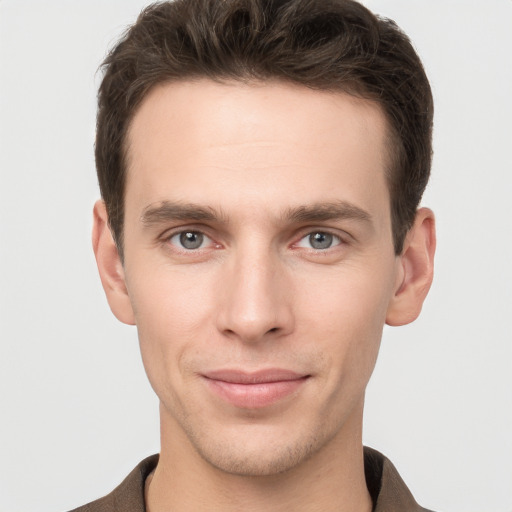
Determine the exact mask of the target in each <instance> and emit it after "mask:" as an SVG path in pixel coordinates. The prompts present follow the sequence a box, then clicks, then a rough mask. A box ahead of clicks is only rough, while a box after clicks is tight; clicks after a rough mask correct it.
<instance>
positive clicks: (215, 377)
mask: <svg viewBox="0 0 512 512" xmlns="http://www.w3.org/2000/svg"><path fill="white" fill-rule="evenodd" d="M203 377H204V378H205V380H206V384H207V385H208V387H209V389H210V391H212V392H213V393H214V394H215V395H216V396H218V397H219V398H221V399H222V400H224V401H226V402H228V403H230V404H231V405H233V406H235V407H239V408H243V409H259V408H262V407H267V406H269V405H272V404H274V403H276V402H279V401H281V400H283V399H284V398H286V397H288V396H290V395H293V394H295V393H296V392H298V391H299V389H300V388H301V387H302V386H303V385H304V383H305V382H306V381H307V380H308V379H309V377H310V375H303V374H298V373H296V372H293V371H291V370H284V369H279V368H271V369H267V370H260V371H257V372H245V371H240V370H231V369H228V370H216V371H212V372H207V373H206V374H204V375H203Z"/></svg>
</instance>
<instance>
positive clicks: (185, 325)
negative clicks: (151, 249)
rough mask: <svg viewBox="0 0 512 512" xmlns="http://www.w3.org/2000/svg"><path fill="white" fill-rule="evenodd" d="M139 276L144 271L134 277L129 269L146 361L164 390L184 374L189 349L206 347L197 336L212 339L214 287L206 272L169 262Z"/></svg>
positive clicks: (159, 389)
mask: <svg viewBox="0 0 512 512" xmlns="http://www.w3.org/2000/svg"><path fill="white" fill-rule="evenodd" d="M133 274H135V273H133ZM133 274H132V275H133ZM135 275H137V276H144V278H143V279H142V278H140V277H138V278H137V279H136V280H131V279H130V277H129V276H130V273H129V272H128V273H127V284H128V290H129V293H130V299H131V301H132V306H133V310H134V313H135V320H136V324H137V331H138V336H139V342H140V349H141V354H142V360H143V363H144V367H145V369H146V373H147V375H148V378H149V380H150V382H151V384H152V386H153V388H154V389H155V391H156V392H157V394H159V395H160V393H161V392H162V390H163V388H164V387H168V386H167V384H166V382H167V381H172V382H177V381H178V380H179V379H181V374H180V369H181V367H182V365H181V364H180V362H181V360H182V359H183V356H184V354H185V353H187V354H190V352H191V351H194V350H200V347H197V346H195V344H196V343H197V341H198V340H205V339H208V338H209V336H208V329H209V327H208V326H209V325H211V323H210V322H209V319H210V318H211V315H212V311H211V308H210V306H209V304H210V301H209V300H208V298H207V290H208V288H209V287H208V285H207V283H205V281H204V276H198V275H196V276H194V275H191V274H190V273H187V274H185V273H184V272H181V271H179V270H176V269H172V270H171V268H170V267H168V266H165V265H164V266H162V267H158V266H153V267H152V268H146V269H145V271H143V272H141V271H138V272H137V273H136V274H135ZM194 340H195V343H194Z"/></svg>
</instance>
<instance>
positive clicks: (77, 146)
mask: <svg viewBox="0 0 512 512" xmlns="http://www.w3.org/2000/svg"><path fill="white" fill-rule="evenodd" d="M366 3H367V5H368V6H369V7H371V8H373V9H374V10H375V11H377V12H379V13H383V14H385V15H387V16H389V17H391V18H394V19H395V20H396V21H397V22H398V23H399V25H401V26H402V27H403V28H404V29H405V30H406V32H407V33H409V35H410V36H411V38H412V39H413V41H414V43H415V46H416V48H417V49H418V51H419V53H420V55H421V56H422V58H423V59H424V62H425V66H426V68H427V72H428V73H429V76H430V78H431V82H432V86H433V89H434V95H435V99H436V109H437V110H436V128H435V160H434V168H433V176H432V181H431V184H430V188H429V191H428V193H427V194H426V196H425V199H424V204H425V205H428V206H431V207H432V208H433V209H434V210H435V212H436V214H437V220H438V256H437V267H436V270H437V271H436V278H435V284H434V286H433V288H432V291H431V294H430V296H429V298H428V299H427V302H426V305H425V308H424V311H423V314H422V316H421V318H420V319H419V320H418V321H417V322H416V323H414V324H413V325H411V326H407V327H401V328H386V329H385V334H384V340H383V346H382V350H381V356H380V361H379V363H378V365H377V369H376V371H375V374H374V376H373V378H372V381H371V383H370V386H369V391H368V398H367V409H366V429H365V432H364V439H365V443H367V444H369V445H371V446H373V447H375V448H378V449H379V450H381V451H383V452H384V453H386V454H387V455H388V456H389V457H390V458H391V459H392V460H393V462H394V463H395V465H396V466H397V467H398V469H399V471H400V472H401V473H402V475H403V477H404V479H405V480H406V482H407V483H408V485H409V486H410V488H411V490H412V491H413V493H414V494H415V496H416V497H417V499H418V501H420V502H421V503H423V504H425V505H426V506H428V507H431V508H433V509H436V510H442V511H447V512H450V511H451V512H472V511H485V512H495V511H496V512H498V511H503V512H509V511H511V510H512V493H511V486H512V441H511V437H512V404H511V394H512V328H511V317H512V211H511V210H512V206H511V204H512V201H511V193H512V156H511V154H512V153H511V146H512V128H511V122H512V99H511V94H512V72H511V64H510V62H511V57H510V56H511V54H512V2H511V1H510V0H486V1H485V2H483V1H482V0H478V1H470V0H428V1H427V0H423V1H419V0H401V1H398V0H371V1H370V0H368V1H367V2H366ZM143 4H145V2H143V1H137V0H110V1H104V0H102V1H99V0H88V1H87V2H83V1H78V0H67V1H65V0H60V1H59V0H51V1H50V0H46V1H40V0H0V88H1V89H0V172H1V181H0V323H1V327H0V333H1V334H0V336H1V338H0V510H1V511H10V512H17V511H40V512H50V511H52V512H55V511H59V510H66V509H70V508H72V507H74V506H78V505H80V504H83V503H84V502H87V501H90V500H92V499H94V498H97V497H99V496H100V495H102V494H105V493H107V492H109V491H110V490H111V489H112V488H113V487H114V486H115V485H117V484H118V483H119V482H120V481H121V479H122V478H123V477H124V476H125V475H126V474H127V473H128V471H129V470H130V469H131V468H132V467H133V466H134V465H135V464H136V463H137V462H138V461H139V460H140V459H141V458H143V457H144V456H146V455H149V454H151V453H153V452H156V451H158V446H159V439H158V419H157V418H158V410H157V400H156V398H155V397H154V396H153V393H152V391H151V389H150V387H149V385H148V384H147V382H146V378H145V375H144V372H143V369H142V365H141V363H140V361H139V353H138V346H137V338H136V332H135V329H134V328H130V327H126V326H124V325H121V324H119V323H118V322H117V321H116V320H115V319H114V317H113V316H112V315H111V313H110V311H109V309H108V306H107V303H106V300H105V298H104V296H103V292H102V289H101V285H100V282H99V278H98V277H97V275H96V268H95V263H94V259H93V255H92V251H91V249H90V235H89V232H90V227H91V208H92V205H93V202H94V200H95V198H96V197H97V196H98V190H97V184H96V177H95V174H94V162H93V156H92V146H93V139H94V119H95V94H96V88H97V85H98V82H99V76H95V72H96V69H97V67H98V64H99V63H100V62H101V60H102V58H103V56H104V54H105V51H106V49H107V47H109V46H110V45H111V44H112V42H113V41H114V40H115V38H116V37H117V36H118V35H119V34H120V33H121V32H122V31H123V30H124V28H125V27H126V25H127V24H128V23H130V22H132V21H133V20H134V18H135V16H136V14H137V13H138V12H139V10H140V8H141V7H142V5H143Z"/></svg>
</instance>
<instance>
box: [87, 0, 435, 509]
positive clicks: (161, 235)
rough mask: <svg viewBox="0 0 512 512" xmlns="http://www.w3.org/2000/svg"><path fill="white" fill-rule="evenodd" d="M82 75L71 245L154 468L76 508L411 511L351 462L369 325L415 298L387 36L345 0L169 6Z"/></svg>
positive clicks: (393, 41) (426, 148) (400, 318)
mask: <svg viewBox="0 0 512 512" xmlns="http://www.w3.org/2000/svg"><path fill="white" fill-rule="evenodd" d="M104 67H105V76H104V78H103V82H102V84H101V87H100V92H99V113H98V126H97V142H96V162H97V170H98V177H99V182H100V188H101V193H102V200H101V201H98V202H97V203H96V205H95V208H94V229H93V246H94V251H95V254H96V259H97V262H98V268H99V272H100V276H101V279H102V283H103V286H104V289H105V292H106V294H107V298H108V301H109V304H110V306H111V309H112V311H113V313H114V314H115V315H116V317H117V318H118V319H119V320H120V321H122V322H124V323H127V324H134V325H136V326H137V329H138V333H139V339H140V345H141V352H142V357H143V361H144V365H145V368H146V371H147V374H148V377H149V380H150V382H151V384H152V386H153V388H154V390H155V392H156V393H157V395H158V397H159V400H160V419H161V453H160V456H159V457H156V456H155V457H151V458H149V459H147V460H145V461H143V462H142V463H141V464H140V465H139V466H138V467H137V468H136V469H135V470H134V471H133V472H132V473H131V474H130V475H129V476H128V477H127V479H126V480H125V481H124V482H123V483H122V484H121V485H120V486H119V487H118V488H117V489H116V490H115V491H113V493H112V494H110V495H108V496H106V497H105V498H102V499H100V500H98V501H96V502H94V503H92V504H89V505H86V506H84V507H81V508H79V509H77V510H79V511H103V510H109V511H111V510H119V511H121V510H122V511H143V510H148V511H150V512H160V511H167V510H172V511H177V512H184V511H201V510H208V511H232V510H258V511H259V510H269V511H281V510H293V511H314V510H315V511H316V510H321V511H327V512H328V511H361V512H363V511H365V512H368V511H371V510H374V511H378V512H382V511H391V510H393V511H408V512H411V511H415V510H425V509H423V508H421V507H420V506H419V505H417V503H416V502H415V500H414V498H413V497H412V495H411V494H410V492H409V491H408V489H407V487H406V486H405V484H404V482H403V481H402V480H401V478H400V476H399V475H398V473H397V472H396V470H395V468H394V467H393V466H392V464H391V463H390V462H389V461H388V460H387V459H386V458H385V457H384V456H382V455H381V454H379V453H378V452H376V451H373V450H371V449H363V446H362V415H363V404H364V393H365V388H366V385H367V383H368V380H369V378H370V375H371V373H372V370H373V367H374V364H375V361H376V357H377V353H378V349H379V344H380V339H381V334H382V329H383V326H384V324H385V323H387V324H389V325H403V324H407V323H409V322H411V321H413V320H414V319H415V318H416V317H417V316H418V314H419V312H420V310H421V306H422V303H423V300H424V299H425V296H426V294H427V292H428V289H429V287H430V284H431V281H432V269H433V256H434V249H435V230H434V217H433V214H432V212H431V211H430V210H428V209H425V208H421V209H418V204H419V201H420V199H421V196H422V193H423V190H424V188H425V185H426V183H427V181H428V176H429V172H430V162H431V128H432V114H433V107H432V96H431V92H430V87H429V84H428V81H427V78H426V76H425V73H424V71H423V68H422V65H421V62H420V61H419V58H418V57H417V55H416V54H415V52H414V50H413V49H412V47H411V45H410V42H409V41H408V39H407V37H406V36H405V35H404V34H403V33H402V32H400V30H399V29H398V28H397V27H396V25H394V24H393V22H391V21H389V20H382V19H378V18H376V17H375V16H374V15H373V14H371V13H370V12H369V11H368V10H367V9H365V8H364V7H363V6H361V5H360V4H359V3H356V2H354V1H349V0H333V1H326V2H319V1H317V0H279V1H269V0H259V1H258V0H226V1H222V2H220V1H218V0H177V1H175V2H169V3H161V4H155V5H154V6H151V7H149V8H147V9H146V10H145V11H144V12H143V13H142V14H141V16H140V17H139V19H138V21H137V23H136V24H135V25H134V26H133V27H132V28H131V29H130V30H129V31H128V32H127V34H126V36H125V37H124V39H123V40H122V41H121V42H120V43H119V44H118V45H117V46H116V48H114V50H113V51H112V52H111V54H110V55H109V57H108V58H107V60H106V62H105V66H104Z"/></svg>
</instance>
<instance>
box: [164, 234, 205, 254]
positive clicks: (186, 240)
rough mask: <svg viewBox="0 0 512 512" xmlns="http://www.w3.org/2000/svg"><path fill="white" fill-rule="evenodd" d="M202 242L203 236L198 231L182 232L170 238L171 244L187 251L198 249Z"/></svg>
mask: <svg viewBox="0 0 512 512" xmlns="http://www.w3.org/2000/svg"><path fill="white" fill-rule="evenodd" d="M204 241H205V236H204V235H203V234H202V233H200V232H199V231H182V232H181V233H177V234H176V235H174V236H172V237H171V243H174V244H176V245H180V246H181V247H183V248H184V249H188V250H194V249H200V248H201V247H202V245H203V244H204Z"/></svg>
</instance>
